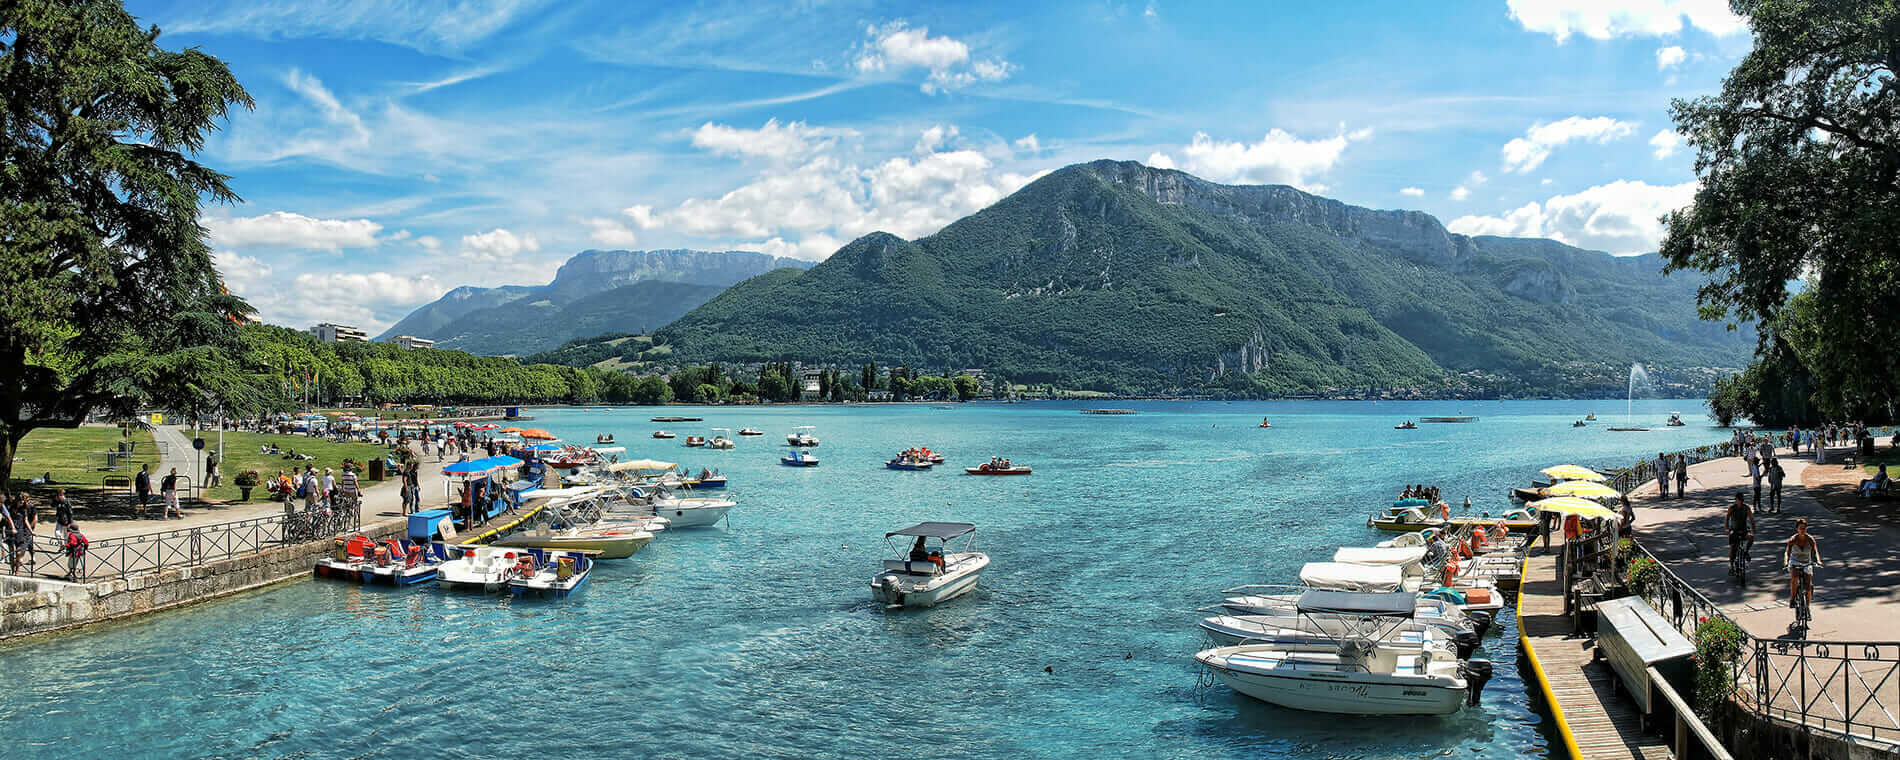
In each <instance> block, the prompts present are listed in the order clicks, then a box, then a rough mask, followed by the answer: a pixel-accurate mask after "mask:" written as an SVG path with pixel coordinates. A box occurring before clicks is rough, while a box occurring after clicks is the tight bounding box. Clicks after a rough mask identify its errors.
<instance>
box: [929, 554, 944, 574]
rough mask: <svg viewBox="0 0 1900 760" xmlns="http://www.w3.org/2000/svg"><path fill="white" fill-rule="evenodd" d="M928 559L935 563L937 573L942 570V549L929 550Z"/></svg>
mask: <svg viewBox="0 0 1900 760" xmlns="http://www.w3.org/2000/svg"><path fill="white" fill-rule="evenodd" d="M928 559H929V560H930V561H931V562H932V563H934V564H936V566H937V572H939V573H941V572H943V550H942V549H937V550H933V551H931V552H930V554H929V555H928Z"/></svg>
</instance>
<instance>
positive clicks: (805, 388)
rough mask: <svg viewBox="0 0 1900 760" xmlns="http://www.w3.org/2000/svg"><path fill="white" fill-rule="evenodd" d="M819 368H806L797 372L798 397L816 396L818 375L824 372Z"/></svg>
mask: <svg viewBox="0 0 1900 760" xmlns="http://www.w3.org/2000/svg"><path fill="white" fill-rule="evenodd" d="M824 372H825V371H824V370H821V369H808V370H805V371H804V372H802V373H800V374H799V378H798V391H799V393H798V395H799V397H800V398H817V397H818V385H819V383H818V376H819V375H822V374H824Z"/></svg>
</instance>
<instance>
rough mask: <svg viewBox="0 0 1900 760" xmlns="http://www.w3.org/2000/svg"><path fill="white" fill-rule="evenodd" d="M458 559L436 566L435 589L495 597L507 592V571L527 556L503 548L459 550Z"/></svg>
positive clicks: (523, 550) (524, 550) (462, 547)
mask: <svg viewBox="0 0 1900 760" xmlns="http://www.w3.org/2000/svg"><path fill="white" fill-rule="evenodd" d="M456 549H457V550H459V551H460V552H461V555H460V556H458V557H456V558H454V559H451V560H449V561H447V562H444V563H442V564H440V565H437V566H436V569H435V571H436V572H435V581H436V585H437V586H439V587H441V588H444V589H448V590H452V591H486V592H488V593H495V592H498V591H501V590H503V589H506V588H508V570H509V568H512V567H514V566H515V560H517V559H519V558H520V556H521V555H522V554H524V553H526V552H527V550H526V549H516V548H511V547H503V546H459V547H456Z"/></svg>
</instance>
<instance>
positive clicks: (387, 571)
mask: <svg viewBox="0 0 1900 760" xmlns="http://www.w3.org/2000/svg"><path fill="white" fill-rule="evenodd" d="M362 576H363V582H364V583H367V584H370V585H373V586H413V585H415V584H418V583H426V582H428V581H432V580H435V577H436V566H435V565H418V566H416V567H397V566H394V565H391V566H389V567H373V566H372V567H366V568H363V570H362Z"/></svg>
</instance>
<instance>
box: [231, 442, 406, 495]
mask: <svg viewBox="0 0 1900 760" xmlns="http://www.w3.org/2000/svg"><path fill="white" fill-rule="evenodd" d="M204 437H205V448H207V449H212V448H217V445H218V433H217V431H215V430H211V431H206V432H205V434H204ZM267 443H275V444H277V448H279V449H282V450H285V451H290V450H293V449H294V450H296V452H297V453H299V454H309V455H311V456H314V457H316V459H313V460H309V461H296V460H290V459H285V458H284V457H283V455H281V454H261V453H258V447H260V446H263V445H265V444H267ZM385 452H387V449H384V448H383V447H381V446H378V445H376V444H373V443H331V442H329V441H326V440H324V439H321V438H308V437H305V436H301V435H266V434H263V433H230V432H227V433H225V434H224V454H225V460H224V463H223V464H222V465H220V466H219V469H220V470H222V471H223V473H224V485H221V486H218V487H217V488H213V489H209V490H207V491H205V497H206V498H210V499H221V500H227V501H237V499H238V495H239V493H238V487H237V484H236V481H237V475H238V473H240V472H244V471H245V470H257V472H258V474H259V475H261V476H262V477H264V478H271V477H274V476H275V475H276V474H277V471H278V470H288V469H290V468H291V467H292V466H293V465H294V466H296V467H297V468H299V469H302V467H303V466H304V465H313V466H315V467H316V468H317V472H319V473H321V472H322V471H323V468H325V467H329V468H333V469H336V470H337V471H338V473H339V474H340V473H341V472H342V467H343V460H344V459H346V458H349V459H355V460H356V461H358V462H368V461H369V460H371V459H380V458H382V456H383V454H384V453H385ZM193 475H194V476H195V475H196V473H193ZM357 477H359V478H362V479H363V486H364V487H365V488H367V487H369V485H370V482H369V480H368V476H367V474H359V475H358V476H357ZM267 498H268V494H267V492H266V491H265V490H264V486H263V485H262V484H261V483H260V484H259V485H258V487H257V488H256V489H255V490H253V491H251V501H265V500H266V499H267Z"/></svg>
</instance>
